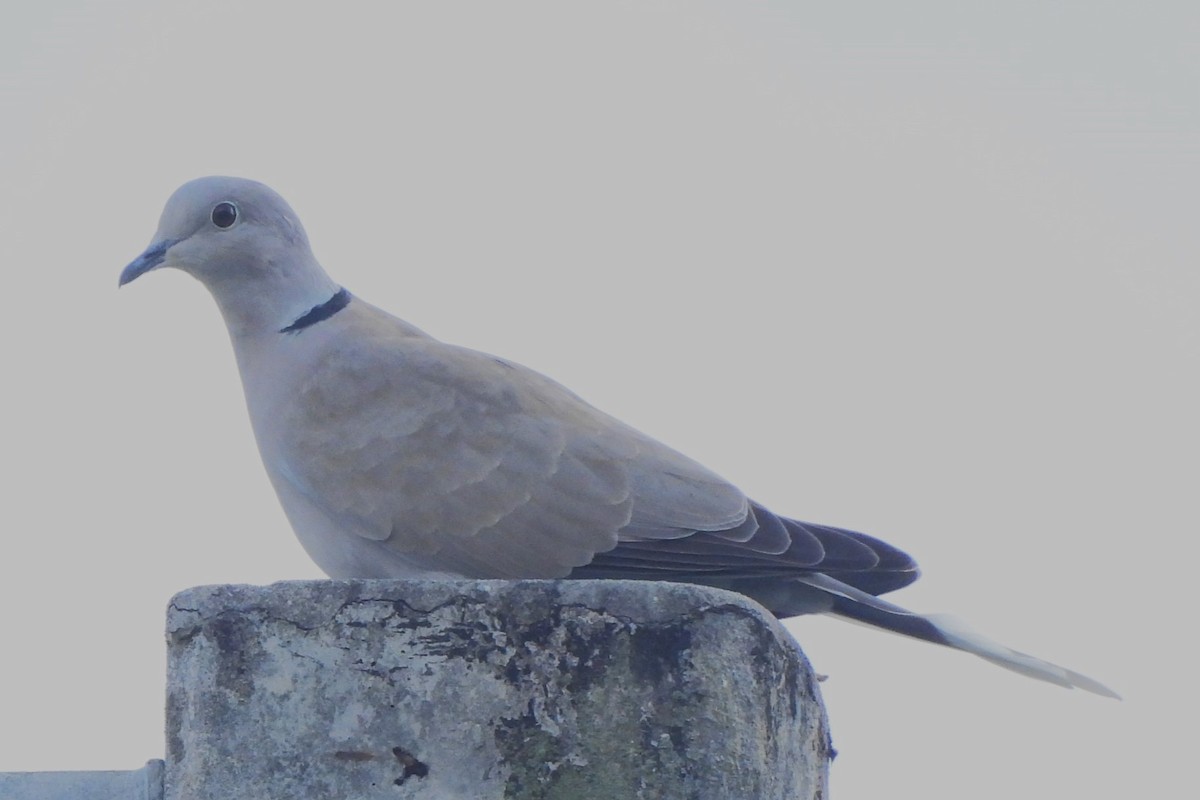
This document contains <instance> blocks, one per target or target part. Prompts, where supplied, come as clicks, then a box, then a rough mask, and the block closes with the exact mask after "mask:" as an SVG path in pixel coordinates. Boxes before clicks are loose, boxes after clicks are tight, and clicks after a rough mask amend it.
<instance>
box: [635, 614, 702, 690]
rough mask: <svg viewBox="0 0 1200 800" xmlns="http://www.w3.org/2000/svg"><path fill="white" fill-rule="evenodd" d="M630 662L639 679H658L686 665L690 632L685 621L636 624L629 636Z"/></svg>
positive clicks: (651, 680)
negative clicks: (662, 623)
mask: <svg viewBox="0 0 1200 800" xmlns="http://www.w3.org/2000/svg"><path fill="white" fill-rule="evenodd" d="M629 640H630V653H629V666H630V668H631V669H632V670H633V676H634V677H635V678H636V679H638V680H639V681H649V682H651V683H660V682H661V681H662V680H663V678H665V677H666V676H667V675H671V674H674V673H677V672H679V670H680V668H681V667H683V666H685V665H686V660H687V658H688V650H690V649H691V646H692V634H691V631H690V630H689V629H688V625H687V624H686V623H684V622H674V623H669V624H664V625H639V626H638V627H637V628H636V629H635V630H634V631H633V632H632V633H631V634H630V636H629Z"/></svg>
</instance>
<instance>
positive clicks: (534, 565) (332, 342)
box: [120, 177, 1117, 697]
mask: <svg viewBox="0 0 1200 800" xmlns="http://www.w3.org/2000/svg"><path fill="white" fill-rule="evenodd" d="M164 267H171V268H174V269H178V270H181V271H183V272H185V273H187V274H188V275H191V276H192V277H193V278H196V279H197V280H199V281H200V282H201V283H202V284H204V286H205V287H206V288H207V289H208V290H209V292H210V293H211V294H212V296H213V298H214V299H215V300H216V303H217V307H218V309H219V310H220V312H221V315H222V317H223V318H224V321H225V324H226V327H227V328H228V332H229V336H230V339H231V341H232V344H233V350H234V354H235V356H236V359H237V365H238V370H239V373H240V375H241V380H242V385H243V389H244V392H245V399H246V406H247V408H248V410H249V414H250V420H251V423H252V427H253V430H254V435H255V438H256V440H257V444H258V449H259V452H260V454H261V456H262V462H263V466H264V467H265V469H266V471H267V474H268V476H269V477H270V480H271V483H272V485H273V487H274V489H275V491H276V494H277V495H278V497H279V501H280V504H281V505H282V507H283V510H284V513H285V514H286V515H287V518H288V520H289V522H290V523H291V526H292V528H293V529H294V530H295V532H296V535H297V537H298V538H299V540H300V542H301V544H302V545H303V546H304V548H305V550H306V551H307V552H308V554H309V555H310V556H311V558H312V559H313V560H314V561H315V562H316V563H317V565H318V566H320V567H321V569H322V570H323V571H324V572H325V573H327V574H328V575H329V576H330V577H332V578H400V577H425V578H432V579H446V580H462V579H484V578H498V579H528V578H543V579H563V578H565V579H645V580H665V581H682V582H689V583H698V584H705V585H709V586H714V587H718V588H722V589H728V590H732V591H735V592H740V593H742V594H744V595H746V596H748V597H750V598H752V599H753V600H755V601H757V602H759V603H760V604H762V605H763V606H765V607H766V608H767V609H768V610H769V611H770V612H771V613H773V614H775V615H776V616H778V617H791V616H797V615H801V614H812V613H827V614H832V615H834V616H837V617H841V618H844V619H848V620H851V621H854V622H859V623H865V624H867V625H871V626H875V627H877V628H882V629H884V630H887V631H892V632H895V633H899V634H903V635H907V636H910V637H915V638H917V639H922V640H925V641H928V642H932V643H935V644H939V645H945V646H948V647H951V648H956V649H958V650H962V651H965V652H968V653H972V654H974V655H977V656H980V657H982V658H985V659H987V660H989V661H992V662H994V663H996V664H999V665H1001V666H1003V667H1007V668H1009V669H1012V670H1015V671H1017V672H1020V673H1023V674H1025V675H1028V676H1030V677H1034V678H1038V679H1041V680H1045V681H1049V682H1051V683H1055V684H1058V685H1061V686H1065V687H1078V688H1081V689H1085V690H1087V691H1090V692H1094V693H1097V694H1101V695H1106V696H1110V697H1116V696H1117V695H1116V694H1115V693H1114V692H1113V691H1112V690H1110V689H1108V688H1107V687H1105V686H1104V685H1102V684H1100V683H1098V682H1096V681H1094V680H1092V679H1091V678H1088V677H1086V676H1084V675H1081V674H1079V673H1077V672H1074V671H1072V670H1068V669H1066V668H1063V667H1060V666H1057V665H1055V664H1051V663H1049V662H1047V661H1043V660H1041V659H1039V658H1035V657H1033V656H1030V655H1027V654H1025V653H1021V652H1018V651H1015V650H1011V649H1009V648H1007V647H1005V646H1003V645H1001V644H999V643H996V642H993V641H991V640H989V639H987V638H985V637H983V636H981V635H979V634H976V633H974V632H972V631H970V630H969V629H967V628H966V627H965V626H963V625H961V624H960V623H958V622H957V621H956V620H953V619H952V618H950V617H945V616H939V615H922V614H916V613H913V612H910V611H907V610H905V609H903V608H901V607H899V606H897V605H894V604H892V603H889V602H887V601H884V600H881V599H880V598H879V595H882V594H885V593H887V592H891V591H893V590H896V589H900V588H902V587H904V586H907V585H908V584H910V583H911V582H912V581H914V580H916V578H917V576H918V574H919V572H918V568H917V564H916V562H915V561H914V560H913V559H912V558H911V557H910V556H908V555H907V554H906V553H904V552H902V551H901V550H899V549H897V548H896V547H893V546H892V545H889V544H887V543H885V542H883V541H881V540H879V539H877V538H874V537H872V536H868V535H866V534H863V533H858V532H855V531H851V530H846V529H843V528H837V527H831V526H828V525H818V524H813V523H809V522H801V521H799V520H795V519H792V518H789V517H784V516H780V515H778V514H776V513H774V512H772V511H770V510H768V509H766V508H764V507H763V506H762V505H760V504H759V503H756V502H754V501H753V500H751V499H749V498H748V497H747V496H746V495H745V494H744V493H743V492H742V490H741V489H739V488H738V487H736V486H734V485H733V484H732V483H730V482H729V481H727V480H725V479H723V478H721V477H720V476H719V475H718V474H717V473H715V472H713V471H711V470H710V469H708V468H707V467H704V466H702V465H701V464H699V463H697V462H696V461H693V460H692V459H690V458H688V457H687V456H685V455H683V454H682V453H680V452H678V451H676V450H674V449H672V448H670V447H668V446H666V445H665V444H662V443H660V442H658V441H656V440H655V439H653V438H651V437H649V436H647V435H645V434H643V433H641V432H639V431H637V430H635V429H634V428H632V427H630V426H629V425H626V424H624V423H623V422H621V421H620V420H617V419H615V418H613V417H611V416H609V415H608V414H605V413H604V412H602V411H600V410H598V409H596V408H595V407H593V406H591V405H590V404H588V403H587V402H585V401H584V400H583V399H581V398H580V397H578V396H577V395H575V394H574V393H572V392H571V391H570V390H568V389H567V388H565V387H563V386H562V385H560V384H558V383H556V382H554V381H553V380H551V379H550V378H547V377H545V376H543V375H541V374H539V373H537V372H535V371H533V370H531V369H528V368H526V367H523V366H521V365H520V364H517V363H514V362H512V361H508V360H506V359H504V358H499V357H496V356H493V355H489V354H486V353H482V352H478V351H475V350H470V349H467V348H464V347H458V346H455V345H453V344H447V343H445V342H442V341H439V340H438V339H435V338H433V337H431V336H429V335H427V334H426V333H424V332H423V331H421V330H419V329H418V328H416V327H414V326H413V325H410V324H409V323H407V322H404V321H403V320H401V319H398V318H396V317H394V316H392V315H390V314H388V313H387V312H385V311H383V310H381V309H379V308H376V307H375V306H373V305H371V304H370V303H368V302H366V301H364V300H362V299H360V298H359V297H357V296H355V295H353V294H351V293H350V292H349V291H347V290H346V289H345V288H343V287H342V286H340V285H339V284H338V283H336V282H335V281H334V280H333V279H332V278H331V277H330V276H329V275H328V274H327V273H326V272H325V270H324V269H323V268H322V267H321V265H320V264H319V263H318V262H317V260H316V258H315V257H314V256H313V253H312V250H311V248H310V246H309V241H308V237H307V234H306V233H305V230H304V228H303V226H302V225H301V224H300V220H299V219H298V217H297V216H296V214H295V212H294V211H293V210H292V209H291V207H290V206H289V205H288V204H287V203H286V202H285V201H284V199H283V198H282V197H280V196H279V195H278V194H276V193H275V192H274V191H273V190H272V189H270V188H269V187H267V186H265V185H263V184H261V183H257V182H255V181H250V180H245V179H240V178H230V177H206V178H199V179H196V180H193V181H191V182H189V183H186V184H184V185H183V186H182V187H181V188H179V189H178V190H177V191H176V192H175V193H174V194H173V195H172V196H171V197H170V198H169V200H168V201H167V204H166V207H165V208H164V210H163V213H162V217H161V219H160V221H159V225H158V230H157V232H156V233H155V235H154V238H153V240H152V241H151V243H150V246H149V247H148V248H147V249H146V250H145V252H143V253H142V254H141V255H140V256H138V257H137V258H136V259H135V260H134V261H133V262H132V263H130V264H129V265H128V266H127V267H126V268H125V269H124V271H123V272H122V273H121V276H120V285H122V286H123V285H125V284H127V283H129V282H131V281H133V280H134V279H136V278H138V277H140V276H141V275H144V274H145V273H147V272H150V271H152V270H156V269H161V268H164Z"/></svg>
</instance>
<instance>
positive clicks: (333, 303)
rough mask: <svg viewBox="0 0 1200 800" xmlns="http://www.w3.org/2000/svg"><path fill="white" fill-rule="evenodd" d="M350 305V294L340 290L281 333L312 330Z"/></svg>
mask: <svg viewBox="0 0 1200 800" xmlns="http://www.w3.org/2000/svg"><path fill="white" fill-rule="evenodd" d="M348 305H350V293H349V292H347V291H346V290H345V289H338V290H337V292H336V293H335V294H334V295H333V297H331V298H329V299H328V300H326V301H325V302H324V303H321V304H320V305H319V306H313V307H312V308H310V309H309V310H308V311H306V312H304V314H302V315H301V316H300V317H299V318H298V319H297V320H296V321H295V322H293V323H292V324H291V325H288V326H287V327H286V328H280V329H279V332H280V333H299V332H300V331H302V330H304V329H305V328H311V327H312V326H313V325H316V324H317V323H318V322H323V321H324V320H327V319H329V318H330V317H332V316H333V315H334V314H336V313H337V312H339V311H341V310H342V309H343V308H345V307H346V306H348Z"/></svg>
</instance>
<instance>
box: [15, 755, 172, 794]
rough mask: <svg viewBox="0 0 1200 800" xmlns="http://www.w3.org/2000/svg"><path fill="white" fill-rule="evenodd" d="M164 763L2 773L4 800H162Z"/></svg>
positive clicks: (149, 762) (150, 762)
mask: <svg viewBox="0 0 1200 800" xmlns="http://www.w3.org/2000/svg"><path fill="white" fill-rule="evenodd" d="M162 796H163V762H162V761H161V760H159V759H154V760H153V761H147V762H146V766H144V767H142V768H141V769H134V770H103V771H91V772H89V771H86V770H79V771H76V772H0V800H162Z"/></svg>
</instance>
